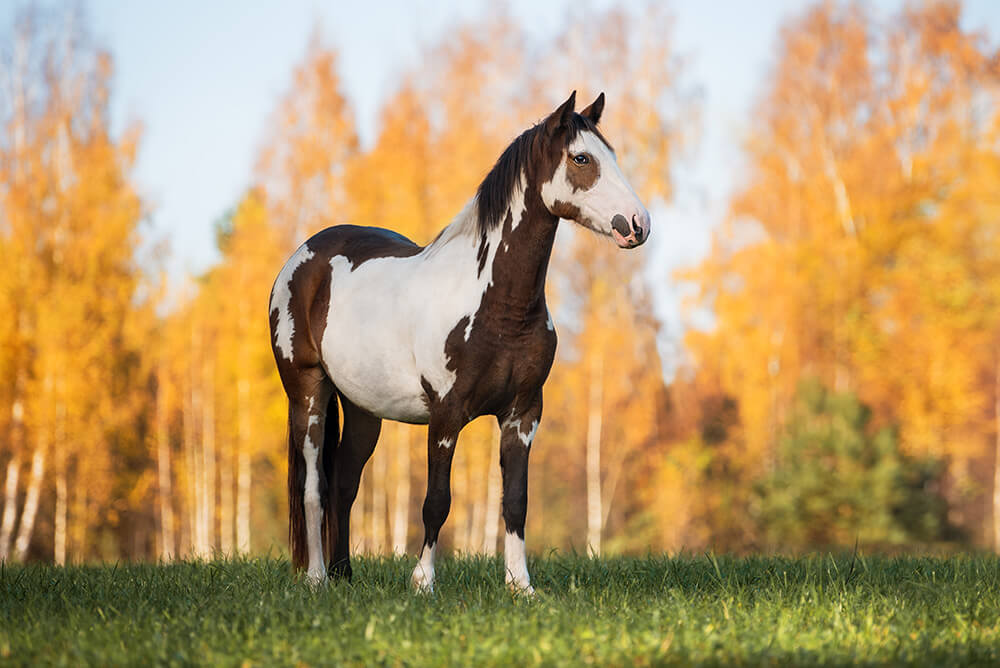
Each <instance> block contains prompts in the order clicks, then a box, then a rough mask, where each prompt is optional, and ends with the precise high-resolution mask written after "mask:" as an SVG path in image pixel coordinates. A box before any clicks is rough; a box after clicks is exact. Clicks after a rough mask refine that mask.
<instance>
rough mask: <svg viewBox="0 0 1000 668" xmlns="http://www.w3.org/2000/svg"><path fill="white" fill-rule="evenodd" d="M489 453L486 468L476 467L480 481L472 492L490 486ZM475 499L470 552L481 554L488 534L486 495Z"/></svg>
mask: <svg viewBox="0 0 1000 668" xmlns="http://www.w3.org/2000/svg"><path fill="white" fill-rule="evenodd" d="M492 444H493V438H492V435H491V438H490V445H492ZM489 461H490V460H489V451H487V453H486V466H485V467H483V466H482V465H481V464H480V466H478V467H476V471H477V472H478V475H477V476H476V477H477V478H479V480H476V481H475V482H473V484H471V485H469V489H470V490H476V491H477V492H478V491H479V490H483V489H485V488H486V486H487V485H486V484H483V483H487V484H488V480H489V477H490V469H489ZM472 496H473V497H474V499H473V501H472V521H471V522H470V523H469V551H470V552H473V551H476V552H481V551H482V548H483V542H484V540H485V539H484V536H485V534H486V494H485V493H478V494H472Z"/></svg>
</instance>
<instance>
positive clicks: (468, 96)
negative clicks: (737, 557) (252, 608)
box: [0, 2, 1000, 563]
mask: <svg viewBox="0 0 1000 668" xmlns="http://www.w3.org/2000/svg"><path fill="white" fill-rule="evenodd" d="M962 11H963V10H962V6H961V4H960V3H958V2H923V3H909V4H906V5H904V6H903V7H902V8H901V9H899V10H898V11H894V12H892V13H891V14H889V15H884V16H883V15H881V14H876V13H874V12H873V11H871V10H870V9H869V8H867V6H866V5H865V4H864V3H854V4H852V3H843V2H820V3H815V4H812V5H809V6H803V7H802V8H801V9H799V10H798V11H796V12H794V13H792V14H790V15H789V16H788V18H787V19H786V21H785V23H784V25H783V27H782V29H781V31H780V35H779V36H778V39H777V41H776V43H775V45H774V53H773V58H772V65H771V68H770V70H769V71H768V73H767V76H766V77H764V78H763V79H762V80H761V81H760V82H758V83H757V88H756V94H755V104H754V106H753V108H752V111H751V117H750V118H748V119H746V120H745V126H746V127H747V128H748V132H747V133H746V136H745V137H744V138H743V142H742V155H743V159H744V160H745V163H746V169H745V170H744V172H745V174H744V177H743V179H742V181H741V182H740V183H739V184H738V186H737V187H736V188H735V189H734V192H733V193H732V196H731V197H730V199H729V201H728V203H727V204H726V209H725V210H726V215H725V217H724V220H723V222H722V224H721V225H720V226H718V227H717V228H716V229H715V230H714V232H713V235H712V243H711V248H710V249H709V251H708V253H707V254H706V256H705V257H704V258H694V257H692V258H691V261H690V262H689V263H688V266H687V267H686V268H684V269H682V270H681V271H679V272H669V271H666V270H665V269H664V268H663V267H658V266H656V265H655V264H652V265H651V264H650V259H649V258H651V257H655V256H653V255H650V254H648V253H646V254H644V251H641V250H640V251H637V252H633V253H623V252H619V251H617V250H616V249H615V248H613V247H611V246H610V244H608V243H606V241H605V240H602V239H598V238H595V237H593V236H592V235H589V234H586V233H583V232H581V231H580V230H577V229H574V228H573V227H572V226H571V225H570V224H565V223H564V224H563V225H562V226H561V228H560V232H559V238H558V241H557V244H556V246H557V248H556V252H555V256H554V258H553V265H552V269H551V272H550V281H549V296H550V301H551V302H552V304H553V311H554V316H555V317H554V319H555V321H556V325H557V329H558V331H559V334H560V347H559V353H558V358H557V361H556V364H555V367H554V370H553V372H552V375H551V377H550V379H549V381H548V383H547V384H546V388H545V396H546V400H545V419H544V421H543V423H542V426H541V428H540V430H539V435H538V440H537V446H536V447H535V448H533V454H532V462H533V464H532V467H531V478H530V487H529V496H530V497H531V499H532V502H531V504H530V512H529V515H528V527H527V533H528V535H529V546H530V548H531V549H533V550H536V551H545V550H549V549H553V548H557V549H563V550H568V549H575V550H578V551H581V552H585V551H586V552H592V553H595V554H599V553H602V552H646V551H650V550H651V551H664V550H666V551H671V552H676V551H681V550H690V551H697V550H704V549H711V550H714V551H732V552H749V551H789V552H800V551H806V550H816V549H835V548H838V547H852V546H855V545H858V546H861V547H862V548H863V549H866V550H889V551H897V550H920V551H924V550H928V549H933V550H956V549H970V548H972V549H984V548H985V549H994V550H1000V52H998V51H997V49H996V46H995V43H994V42H992V41H991V36H990V35H987V34H984V33H981V32H977V31H974V30H970V29H968V28H967V27H965V26H964V24H963V22H962ZM675 42H676V40H675V38H674V21H673V18H672V14H671V12H670V10H669V7H666V8H665V7H663V6H662V5H660V4H650V5H644V6H642V7H640V8H638V9H637V8H634V7H628V8H623V7H612V8H611V9H599V10H598V9H582V10H579V9H578V10H576V11H574V12H573V13H571V14H569V15H568V16H567V20H566V22H565V25H564V27H563V28H562V30H561V32H560V34H559V35H558V36H557V37H556V38H555V39H553V40H539V39H538V38H537V36H534V35H533V34H532V33H531V32H530V31H529V30H527V28H526V27H525V26H524V25H522V24H521V23H520V22H519V21H518V20H517V19H516V18H515V17H514V16H513V15H512V14H511V13H509V12H508V11H506V10H504V9H499V10H492V11H490V12H489V13H488V14H487V15H486V16H485V17H480V18H477V19H475V20H470V21H466V22H459V23H457V24H456V25H455V26H454V28H453V29H452V30H451V31H450V32H449V33H448V35H447V39H441V40H439V41H438V42H436V43H433V44H430V45H428V46H427V47H426V48H425V50H424V52H423V53H422V55H421V58H420V59H419V62H418V63H417V64H415V65H414V66H413V68H412V69H411V70H409V71H407V72H406V73H405V75H404V76H401V77H400V78H399V82H398V85H397V86H396V87H395V88H394V89H393V90H392V92H391V94H389V95H387V96H386V97H385V100H384V102H383V103H382V104H381V107H380V110H379V113H378V122H377V123H376V124H375V127H376V130H375V136H374V139H373V141H372V142H371V143H370V145H365V144H363V143H362V142H361V141H360V140H359V137H358V124H357V119H356V116H355V111H354V109H353V106H352V103H351V100H350V99H348V97H347V96H346V94H345V92H344V87H343V84H342V72H341V71H340V62H341V57H340V54H339V53H338V50H337V47H336V45H335V44H331V43H328V42H326V41H324V39H323V38H322V37H321V36H320V35H319V34H314V35H313V37H312V38H311V39H308V40H306V39H305V38H304V43H307V44H308V46H307V47H306V48H305V49H304V53H303V55H302V57H301V59H300V61H299V62H298V64H297V65H296V67H295V68H294V71H292V72H290V73H289V75H288V82H287V87H286V89H285V91H284V93H283V94H282V95H281V96H280V97H279V98H278V99H276V100H275V101H274V106H273V112H272V114H271V120H270V121H269V124H268V127H267V129H266V132H265V134H264V136H263V138H262V141H261V144H260V147H259V150H258V153H257V156H256V158H255V160H254V163H253V165H252V173H253V175H254V176H253V179H252V182H251V183H248V184H247V188H246V190H245V193H244V194H243V196H241V197H240V198H239V199H238V200H237V201H234V202H233V203H232V207H231V209H230V210H228V211H227V212H225V213H224V214H222V215H220V216H219V217H218V219H217V220H214V221H205V224H206V225H207V224H211V225H212V226H213V229H214V236H215V242H216V245H217V247H218V253H219V260H218V262H216V263H214V264H213V265H212V266H211V267H210V268H208V269H207V270H205V271H203V272H198V273H197V274H194V275H190V276H188V277H187V278H186V279H184V280H181V281H178V280H176V279H175V278H172V277H170V276H169V275H168V273H167V270H166V265H167V262H168V260H167V251H166V249H165V248H164V247H163V245H162V244H160V243H157V241H158V240H157V238H156V237H155V235H154V234H152V232H151V230H150V228H149V225H148V219H149V214H150V211H151V208H152V207H153V204H152V202H151V201H150V199H149V198H148V197H147V196H146V195H144V193H143V191H142V188H141V187H140V186H139V185H138V183H137V180H136V178H135V174H134V171H135V164H136V157H137V155H138V152H139V151H141V149H142V138H143V131H142V127H141V125H139V124H136V125H133V126H130V127H128V128H126V129H124V130H121V131H115V130H114V129H113V128H112V125H111V123H110V121H109V108H110V104H111V100H112V96H113V95H114V85H113V84H114V71H115V59H114V57H113V54H111V53H110V52H108V51H107V50H105V49H104V48H102V46H101V45H100V44H99V43H98V42H97V40H95V39H94V38H93V37H92V35H91V33H90V31H89V30H88V23H87V15H86V12H85V11H84V10H82V9H80V8H79V7H72V8H70V9H63V8H56V9H45V8H39V7H33V8H31V7H29V8H26V9H24V10H23V11H21V12H20V13H19V14H18V16H17V18H16V19H15V21H14V22H13V23H12V25H11V30H10V32H9V34H6V35H3V36H2V37H0V70H2V71H0V75H2V77H0V85H2V91H0V124H2V128H3V129H2V130H0V267H2V268H0V315H2V317H0V377H2V378H3V379H4V382H2V383H0V484H2V490H0V504H2V505H0V559H13V560H44V561H53V562H55V563H66V562H80V561H89V560H97V559H103V560H119V559H134V560H153V559H165V560H167V559H173V558H177V557H186V556H209V555H212V554H214V553H218V552H222V553H225V554H232V553H235V552H261V551H268V550H271V551H276V552H280V551H281V550H284V549H285V547H284V546H285V538H284V536H285V531H286V521H287V520H286V509H285V493H284V473H285V458H286V452H285V428H286V426H285V425H286V413H285V403H284V396H283V394H282V392H281V388H280V384H279V383H278V380H277V376H276V373H275V371H274V363H273V358H272V355H271V350H270V345H269V342H268V331H267V317H266V304H267V295H268V293H269V291H270V287H271V283H272V281H273V279H274V276H275V274H276V273H277V271H278V269H279V268H280V266H281V264H282V263H283V262H284V260H285V258H287V256H288V255H289V254H290V253H291V251H292V250H293V249H294V248H295V247H296V246H297V245H298V244H299V243H301V241H302V240H304V239H305V238H306V237H308V236H309V235H310V234H312V233H313V232H315V231H318V230H320V229H322V228H324V227H326V226H329V225H332V224H337V223H341V222H348V221H352V222H362V223H364V224H370V225H378V226H383V227H389V228H392V229H395V230H398V231H400V232H401V233H403V234H405V235H407V236H409V237H410V238H412V239H414V240H415V241H416V242H418V243H426V242H427V241H429V240H430V239H432V238H433V236H434V235H435V234H436V233H437V231H438V230H440V229H441V228H442V227H443V226H444V225H445V224H447V222H448V221H449V220H450V219H451V217H452V216H453V215H454V214H455V213H456V212H457V211H459V210H460V209H461V207H462V205H463V204H464V203H465V201H466V200H467V199H468V198H469V197H470V196H471V194H472V193H473V192H474V191H475V188H476V186H477V185H478V183H479V181H480V180H481V178H482V176H483V175H484V174H485V173H486V171H487V170H488V168H489V166H490V165H491V164H492V162H493V161H494V160H495V159H496V157H497V156H498V155H499V153H500V152H501V150H502V149H503V148H504V147H505V146H506V144H507V143H508V142H509V141H510V140H511V139H512V138H513V137H514V136H516V134H518V133H519V132H520V131H521V130H523V129H524V128H525V127H526V126H527V125H528V123H530V122H534V121H536V120H538V119H540V118H542V117H543V116H544V114H545V113H546V112H547V111H549V110H550V109H552V108H554V106H555V105H556V104H558V103H559V102H560V101H562V100H563V99H564V98H565V97H566V95H567V94H568V92H569V91H571V90H574V89H576V90H578V95H579V99H586V100H589V99H591V98H593V97H595V96H596V94H597V93H598V92H600V91H602V90H603V91H604V92H605V93H606V94H607V96H608V107H607V111H606V113H605V116H604V118H603V120H602V129H603V130H604V132H605V134H606V135H607V136H608V137H609V138H610V139H611V141H612V143H613V144H614V145H615V147H616V149H617V152H618V156H619V162H620V164H621V167H622V169H623V171H624V172H625V173H626V175H627V177H628V178H629V179H630V181H631V183H632V184H633V185H634V187H635V188H636V190H637V192H638V193H639V194H640V196H642V197H643V198H644V200H645V201H647V203H649V204H650V208H651V210H652V211H653V212H654V230H653V235H654V236H655V235H656V234H657V230H656V218H655V215H656V211H657V210H662V208H663V206H665V205H666V204H667V203H669V202H670V201H672V199H673V198H675V197H676V188H675V184H676V180H677V174H678V172H679V171H680V170H683V168H684V160H685V155H686V152H687V151H689V150H690V149H691V146H692V144H693V143H694V142H696V141H697V137H698V128H699V124H700V123H701V115H700V101H699V96H698V95H697V87H696V86H693V85H692V84H691V83H690V82H689V81H688V78H687V76H686V70H685V68H686V67H687V61H686V59H685V58H684V57H683V54H681V53H680V52H679V51H678V49H677V46H676V43H675ZM733 57H737V56H736V55H735V54H734V56H733ZM206 113H211V110H206ZM140 120H141V119H140ZM248 167H251V166H248ZM660 243H667V244H669V240H665V241H663V242H660ZM667 284H673V285H683V286H685V294H686V302H685V311H684V312H685V313H686V320H685V327H684V328H683V329H682V330H680V333H678V331H676V330H669V331H668V328H666V327H664V323H663V322H662V320H661V319H660V318H658V317H657V311H656V309H655V306H656V303H657V299H658V296H659V294H660V291H661V289H662V288H663V286H665V285H667ZM423 439H424V430H423V429H422V428H418V427H411V426H407V425H398V424H391V423H386V424H385V426H384V428H383V432H382V437H381V440H380V445H379V447H378V448H377V449H376V453H375V455H374V457H373V458H372V460H371V462H370V463H369V465H368V467H367V469H366V471H365V475H364V478H363V481H362V489H361V493H360V495H359V497H358V501H357V503H356V505H355V508H354V512H353V534H352V538H353V539H354V540H355V541H356V544H355V545H354V548H355V549H356V550H359V551H363V552H371V553H380V552H397V553H402V552H405V551H407V550H410V551H412V550H413V549H415V548H416V546H417V543H418V541H419V540H420V521H419V512H420V511H419V509H420V501H421V499H422V496H423V491H424V490H423V484H424V479H425V475H424V469H425V455H424V450H425V445H424V442H423ZM497 448H498V444H497V433H496V427H495V424H494V423H493V422H492V421H491V420H488V419H480V420H477V421H476V422H475V423H473V424H471V425H470V426H469V427H468V428H467V429H466V430H465V431H464V432H463V434H462V438H461V441H460V445H459V447H458V449H457V451H456V456H455V464H454V471H453V480H452V483H453V505H452V513H451V516H450V518H449V520H448V523H447V525H446V530H445V532H444V537H443V541H444V542H445V543H446V545H448V546H449V547H450V548H451V549H454V550H457V551H461V552H487V553H490V552H493V551H495V550H496V548H497V542H498V537H499V520H500V518H499V505H500V499H499V495H500V480H499V466H498V458H499V457H498V450H497Z"/></svg>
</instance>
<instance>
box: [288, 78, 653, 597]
mask: <svg viewBox="0 0 1000 668" xmlns="http://www.w3.org/2000/svg"><path fill="white" fill-rule="evenodd" d="M575 97H576V93H574V94H573V95H571V96H570V97H569V99H568V100H567V101H566V102H565V103H563V104H562V105H561V106H560V107H559V108H558V109H556V110H555V112H553V113H552V114H551V115H550V116H548V117H547V118H546V119H545V120H544V121H542V122H541V123H539V124H538V125H536V126H534V127H532V128H530V129H528V130H527V131H525V132H524V133H523V134H522V135H521V136H520V137H518V138H517V139H515V140H514V141H513V143H511V145H510V146H508V147H507V149H506V150H505V151H504V152H503V155H501V156H500V159H499V160H497V163H496V165H495V166H494V167H493V169H492V170H491V171H490V173H489V174H488V175H487V176H486V178H485V179H484V180H483V182H482V183H481V184H480V186H479V189H478V191H477V193H476V195H475V196H474V197H473V198H472V199H471V201H469V203H468V204H467V205H466V206H465V208H464V209H463V210H462V211H461V213H459V214H458V216H457V217H456V218H455V219H454V220H453V221H452V222H451V224H450V225H448V226H447V227H446V228H445V229H444V230H442V231H441V233H440V234H439V235H438V237H437V238H436V239H435V240H434V241H433V242H431V243H430V244H429V245H428V246H425V247H420V246H417V245H416V244H414V243H413V242H411V241H409V240H408V239H406V238H404V237H403V236H401V235H399V234H396V233H395V232H391V231H389V230H384V229H380V228H374V227H358V226H353V225H339V226H337V227H331V228H328V229H325V230H323V231H322V232H319V233H318V234H316V235H315V236H313V237H312V238H310V239H309V240H308V241H306V242H305V243H304V244H302V246H300V247H299V248H298V250H296V251H295V253H294V254H293V255H292V256H291V258H290V259H289V260H288V262H286V263H285V266H284V267H283V268H282V269H281V272H280V273H279V274H278V278H277V279H276V281H275V283H274V288H273V289H272V290H271V303H270V322H271V343H272V347H273V349H274V358H275V360H276V361H277V364H278V372H279V374H280V376H281V382H282V384H283V385H284V388H285V392H286V394H287V395H288V423H289V442H288V505H289V509H288V510H289V524H290V526H289V535H290V541H291V549H292V562H293V565H294V566H295V567H296V568H299V569H301V568H306V569H307V571H306V572H307V576H308V578H309V579H310V580H311V581H313V582H316V583H319V582H322V581H324V580H325V579H326V577H327V575H328V573H329V575H334V576H336V575H342V576H347V577H350V575H351V566H350V561H349V540H350V528H349V521H350V511H351V505H352V504H353V503H354V499H355V497H356V495H357V492H358V483H359V481H360V478H361V470H362V469H363V468H364V465H365V463H366V462H367V461H368V458H369V457H370V456H371V454H372V451H373V450H374V448H375V443H376V441H377V440H378V436H379V430H380V428H381V424H382V420H383V419H389V420H398V421H400V422H409V423H412V424H427V425H428V429H427V460H428V461H427V496H426V498H425V500H424V505H423V519H424V542H423V548H422V549H421V552H420V560H419V563H418V564H417V566H416V568H415V569H414V571H413V577H412V582H413V585H414V586H415V587H416V588H418V589H426V590H430V589H432V588H433V585H434V553H435V549H436V546H437V543H438V532H439V531H440V529H441V525H442V524H443V523H444V521H445V518H446V517H447V516H448V510H449V507H450V505H451V489H450V484H451V483H450V478H451V460H452V456H453V455H454V453H455V444H456V441H457V439H458V434H459V432H460V431H461V430H462V428H463V427H464V426H465V425H466V424H468V423H469V422H470V421H471V420H473V419H474V418H476V417H478V416H480V415H494V416H496V418H497V421H498V422H499V425H500V429H501V431H502V435H501V442H500V465H501V467H502V469H503V518H504V522H505V524H506V540H505V542H504V557H505V563H506V582H507V584H508V586H510V587H511V588H512V589H513V590H515V591H523V592H528V593H530V592H532V591H533V590H532V588H531V582H530V580H529V577H528V569H527V562H526V560H525V553H524V520H525V512H526V508H527V501H528V452H529V449H530V447H531V442H532V439H533V438H534V436H535V431H536V430H537V429H538V423H539V421H540V420H541V419H542V384H543V383H544V382H545V379H546V377H547V376H548V374H549V369H550V368H551V366H552V360H553V358H554V356H555V350H556V333H555V329H554V327H553V325H552V318H551V317H550V316H549V312H548V309H547V307H546V304H545V273H546V270H547V268H548V264H549V257H550V255H551V253H552V243H553V241H554V239H555V235H556V226H557V224H558V222H559V219H560V218H566V219H568V220H573V221H576V222H577V223H579V224H581V225H583V226H585V227H588V228H590V229H591V230H593V231H595V232H597V233H599V234H603V235H606V236H609V237H611V238H613V239H614V240H615V242H617V244H618V245H619V246H620V247H622V248H634V247H636V246H639V245H640V244H642V243H643V242H644V241H646V239H647V238H648V237H649V213H648V212H647V211H646V208H645V207H644V206H643V204H642V202H641V201H639V198H638V197H637V196H636V194H635V192H633V190H632V188H631V187H630V186H629V184H628V182H627V181H626V180H625V178H624V177H623V176H622V173H621V170H620V169H619V168H618V164H617V162H616V159H615V153H614V151H613V150H612V148H611V146H610V145H609V144H608V142H607V141H606V140H605V139H604V137H603V136H601V133H600V132H599V131H598V129H597V123H598V121H599V120H600V117H601V111H602V110H603V108H604V94H603V93H602V94H601V95H600V96H599V97H598V98H597V100H595V101H594V103H593V104H591V105H590V106H589V107H587V108H586V109H584V110H583V111H582V112H580V113H576V112H575V111H574V102H575ZM338 399H339V401H340V406H341V408H342V410H343V415H344V424H343V429H340V428H339V424H338V422H339V416H338V411H337V403H336V402H337V401H338ZM324 555H326V556H327V557H328V558H329V559H330V561H329V567H327V564H326V562H325V558H324Z"/></svg>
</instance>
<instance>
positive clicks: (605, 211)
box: [540, 91, 650, 248]
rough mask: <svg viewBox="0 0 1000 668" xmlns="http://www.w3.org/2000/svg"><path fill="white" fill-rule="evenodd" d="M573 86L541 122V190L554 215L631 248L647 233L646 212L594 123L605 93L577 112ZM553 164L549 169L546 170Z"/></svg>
mask: <svg viewBox="0 0 1000 668" xmlns="http://www.w3.org/2000/svg"><path fill="white" fill-rule="evenodd" d="M575 101H576V91H574V92H573V94H572V95H570V96H569V99H568V100H566V101H565V102H564V103H562V104H561V105H560V106H559V108H558V109H556V110H555V111H554V112H552V113H551V114H550V115H549V116H548V117H547V118H546V119H545V120H544V121H543V122H542V128H541V129H542V132H541V135H542V139H543V141H542V143H543V149H542V153H543V155H545V156H546V158H545V160H544V163H546V164H545V165H544V166H545V167H547V169H544V172H548V173H549V174H550V176H549V175H548V174H546V176H548V178H547V179H545V177H544V176H542V177H541V184H540V194H541V198H542V202H543V203H544V204H545V207H546V208H547V209H548V210H549V212H550V213H552V214H553V215H556V216H559V217H560V218H565V219H567V220H572V221H574V222H576V223H578V224H580V225H583V226H584V227H587V228H590V229H591V230H593V231H595V232H597V233H598V234H603V235H605V236H609V237H611V238H613V239H614V240H615V243H617V244H618V246H619V247H621V248H635V247H637V246H640V245H642V244H643V243H644V242H645V241H646V239H648V238H649V225H650V220H649V212H648V211H647V210H646V207H645V206H643V204H642V201H641V200H640V199H639V197H638V196H637V195H636V194H635V191H634V190H632V186H630V185H629V183H628V181H627V180H626V179H625V176H624V175H623V174H622V171H621V169H620V168H619V167H618V161H617V159H616V157H615V151H614V149H613V148H611V145H610V144H609V143H608V142H607V140H606V139H605V138H604V136H603V135H601V132H600V130H598V129H597V124H598V122H599V121H600V120H601V112H603V111H604V93H601V94H600V95H598V96H597V99H596V100H594V102H593V103H592V104H591V105H590V106H588V107H587V108H586V109H584V110H583V111H581V112H580V113H576V111H574V105H575ZM549 170H551V171H549Z"/></svg>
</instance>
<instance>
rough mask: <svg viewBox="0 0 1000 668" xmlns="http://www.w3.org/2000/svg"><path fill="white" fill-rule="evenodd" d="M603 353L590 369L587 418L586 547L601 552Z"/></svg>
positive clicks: (596, 356) (596, 552)
mask: <svg viewBox="0 0 1000 668" xmlns="http://www.w3.org/2000/svg"><path fill="white" fill-rule="evenodd" d="M603 402H604V356H603V354H602V353H601V352H600V350H598V351H597V352H596V353H595V358H594V360H593V362H592V364H591V368H590V401H589V404H588V419H587V463H586V465H587V546H588V547H589V548H590V551H591V554H593V555H594V556H595V557H596V556H599V555H600V554H601V520H602V519H603V517H602V512H601V510H602V508H601V428H602V422H603V419H604V410H603Z"/></svg>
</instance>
